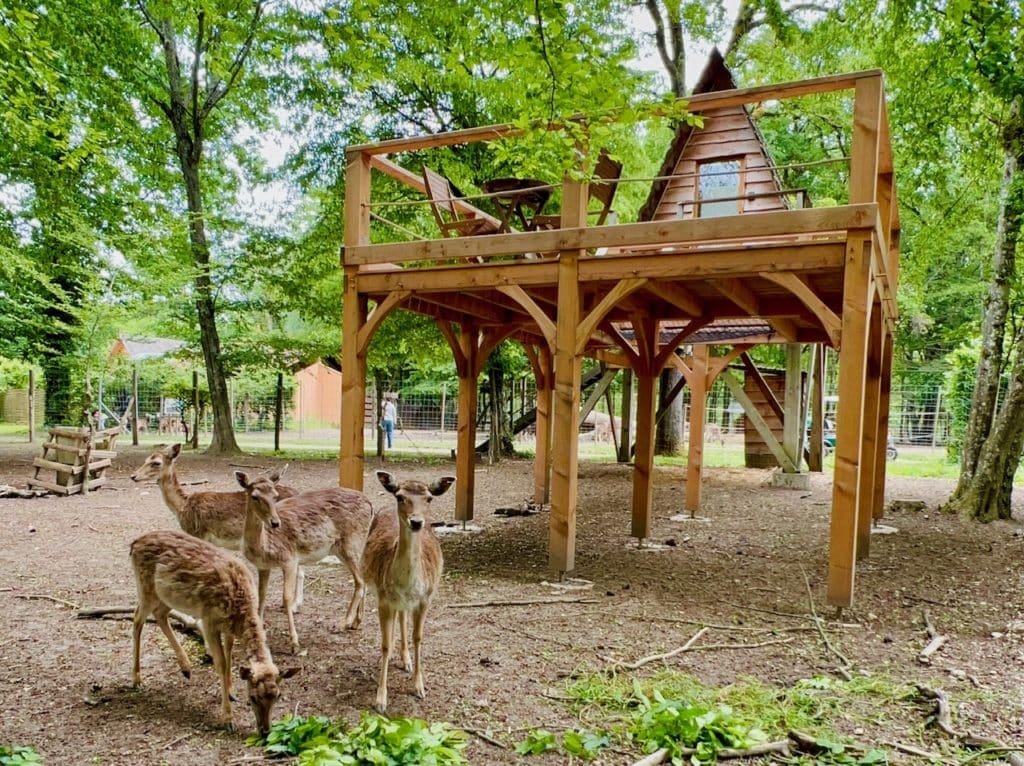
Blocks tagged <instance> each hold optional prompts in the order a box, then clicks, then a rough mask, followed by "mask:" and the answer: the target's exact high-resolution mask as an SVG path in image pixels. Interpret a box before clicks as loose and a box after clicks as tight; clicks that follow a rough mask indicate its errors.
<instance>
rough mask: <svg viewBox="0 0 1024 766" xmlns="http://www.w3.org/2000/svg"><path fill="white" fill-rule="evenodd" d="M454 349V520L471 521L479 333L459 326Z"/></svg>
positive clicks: (474, 488) (473, 487)
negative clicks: (458, 359) (460, 362)
mask: <svg viewBox="0 0 1024 766" xmlns="http://www.w3.org/2000/svg"><path fill="white" fill-rule="evenodd" d="M458 346H459V351H460V352H461V356H462V358H463V359H464V361H465V369H463V370H462V371H460V373H459V399H458V408H457V413H458V415H457V426H456V436H455V490H456V492H455V520H456V521H469V520H471V519H472V518H473V504H474V499H475V494H476V411H477V379H478V378H477V369H478V359H477V349H478V348H479V331H478V330H477V328H476V327H474V326H473V325H463V326H462V328H461V332H460V333H459V337H458Z"/></svg>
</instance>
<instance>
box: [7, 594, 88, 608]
mask: <svg viewBox="0 0 1024 766" xmlns="http://www.w3.org/2000/svg"><path fill="white" fill-rule="evenodd" d="M14 597H15V598H23V599H25V600H27V601H52V602H53V603H55V604H61V605H62V606H66V607H69V608H70V609H78V604H76V603H74V602H72V601H67V600H65V599H63V598H57V597H56V596H47V595H46V594H45V593H15V594H14Z"/></svg>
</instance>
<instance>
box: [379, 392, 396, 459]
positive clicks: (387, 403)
mask: <svg viewBox="0 0 1024 766" xmlns="http://www.w3.org/2000/svg"><path fill="white" fill-rule="evenodd" d="M396 422H398V408H397V407H396V406H395V401H394V399H392V398H391V397H388V398H387V399H385V400H384V414H383V417H382V418H381V425H383V426H384V436H385V437H386V441H387V448H388V449H391V442H392V439H393V437H394V435H395V423H396Z"/></svg>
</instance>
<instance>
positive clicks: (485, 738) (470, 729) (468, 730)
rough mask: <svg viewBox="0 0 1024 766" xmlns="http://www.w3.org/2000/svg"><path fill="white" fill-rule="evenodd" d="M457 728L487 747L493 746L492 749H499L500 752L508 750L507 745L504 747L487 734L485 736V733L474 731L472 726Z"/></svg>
mask: <svg viewBox="0 0 1024 766" xmlns="http://www.w3.org/2000/svg"><path fill="white" fill-rule="evenodd" d="M458 728H460V729H462V730H463V731H464V732H466V733H467V734H472V735H473V736H474V737H477V738H479V739H482V740H483V741H484V742H486V743H487V744H488V745H493V746H494V747H500V748H501V749H502V750H508V745H506V744H505V743H504V742H502V741H501V740H497V739H495V738H494V737H492V736H490V735H489V734H487V733H486V732H485V731H483V730H481V729H475V728H473V727H472V726H459V727H458Z"/></svg>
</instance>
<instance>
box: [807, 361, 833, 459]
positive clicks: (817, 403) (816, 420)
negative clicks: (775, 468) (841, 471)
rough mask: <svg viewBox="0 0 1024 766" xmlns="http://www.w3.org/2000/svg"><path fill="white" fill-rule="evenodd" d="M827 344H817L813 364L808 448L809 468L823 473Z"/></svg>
mask: <svg viewBox="0 0 1024 766" xmlns="http://www.w3.org/2000/svg"><path fill="white" fill-rule="evenodd" d="M827 353H828V352H827V351H826V350H825V346H823V345H821V344H820V343H819V344H816V345H815V347H814V362H813V364H812V365H811V435H810V443H809V444H808V450H807V469H808V470H809V471H813V472H815V473H821V471H822V469H823V467H824V466H823V460H822V458H823V455H822V452H823V447H824V438H825V355H826V354H827Z"/></svg>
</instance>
